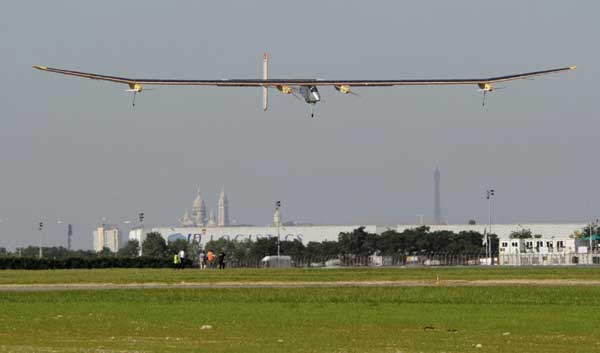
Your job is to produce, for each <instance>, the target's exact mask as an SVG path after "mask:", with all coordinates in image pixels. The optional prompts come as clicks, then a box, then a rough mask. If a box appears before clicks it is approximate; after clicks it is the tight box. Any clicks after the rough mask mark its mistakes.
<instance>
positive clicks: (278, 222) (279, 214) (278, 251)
mask: <svg viewBox="0 0 600 353" xmlns="http://www.w3.org/2000/svg"><path fill="white" fill-rule="evenodd" d="M280 209H281V201H276V202H275V212H276V213H277V214H278V217H277V261H278V263H279V256H280V255H281V244H280V243H281V239H280V234H279V226H280V225H281V213H280V212H281V211H280Z"/></svg>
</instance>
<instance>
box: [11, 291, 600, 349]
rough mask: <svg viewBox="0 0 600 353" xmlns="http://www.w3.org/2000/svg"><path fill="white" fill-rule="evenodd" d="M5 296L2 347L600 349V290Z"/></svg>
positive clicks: (55, 293)
mask: <svg viewBox="0 0 600 353" xmlns="http://www.w3.org/2000/svg"><path fill="white" fill-rule="evenodd" d="M0 303H2V304H1V307H2V310H1V312H0V352H51V351H52V352H471V351H478V352H536V353H541V352H598V351H600V336H599V330H600V288H599V287H585V286H580V287H546V288H544V287H519V286H514V287H483V288H482V287H455V288H453V287H433V288H424V287H415V288H318V289H314V288H313V289H310V288H304V289H226V290H224V289H209V290H193V289H180V290H169V289H163V290H112V291H80V292H33V293H32V292H27V293H17V292H2V293H0ZM203 325H211V326H212V329H205V330H202V329H201V327H202V326H203ZM477 344H481V348H477Z"/></svg>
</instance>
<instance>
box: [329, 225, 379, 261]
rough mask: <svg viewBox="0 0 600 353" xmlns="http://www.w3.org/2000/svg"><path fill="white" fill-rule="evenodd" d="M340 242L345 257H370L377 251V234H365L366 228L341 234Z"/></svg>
mask: <svg viewBox="0 0 600 353" xmlns="http://www.w3.org/2000/svg"><path fill="white" fill-rule="evenodd" d="M338 242H339V244H340V249H341V250H342V253H344V254H345V255H354V256H369V255H372V254H373V253H375V252H376V251H377V234H373V233H367V232H365V227H360V228H357V229H355V230H354V231H352V233H340V235H339V236H338Z"/></svg>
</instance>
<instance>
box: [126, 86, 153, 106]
mask: <svg viewBox="0 0 600 353" xmlns="http://www.w3.org/2000/svg"><path fill="white" fill-rule="evenodd" d="M154 90H155V89H154V88H144V89H142V88H141V87H136V88H129V89H126V90H125V92H133V99H132V101H131V106H132V107H135V97H136V96H137V94H138V93H141V92H142V91H154Z"/></svg>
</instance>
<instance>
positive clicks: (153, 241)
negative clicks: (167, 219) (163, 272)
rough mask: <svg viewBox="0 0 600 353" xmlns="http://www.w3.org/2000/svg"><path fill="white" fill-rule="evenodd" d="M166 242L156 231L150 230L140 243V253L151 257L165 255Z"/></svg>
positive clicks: (166, 249)
mask: <svg viewBox="0 0 600 353" xmlns="http://www.w3.org/2000/svg"><path fill="white" fill-rule="evenodd" d="M167 251H168V247H167V243H166V242H165V239H163V237H162V235H160V233H158V232H151V233H148V234H147V235H146V240H144V242H143V243H142V255H144V256H151V257H165V256H167Z"/></svg>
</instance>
